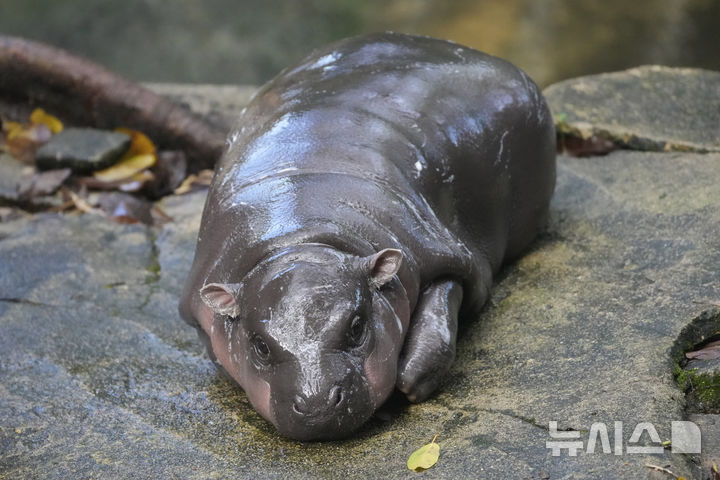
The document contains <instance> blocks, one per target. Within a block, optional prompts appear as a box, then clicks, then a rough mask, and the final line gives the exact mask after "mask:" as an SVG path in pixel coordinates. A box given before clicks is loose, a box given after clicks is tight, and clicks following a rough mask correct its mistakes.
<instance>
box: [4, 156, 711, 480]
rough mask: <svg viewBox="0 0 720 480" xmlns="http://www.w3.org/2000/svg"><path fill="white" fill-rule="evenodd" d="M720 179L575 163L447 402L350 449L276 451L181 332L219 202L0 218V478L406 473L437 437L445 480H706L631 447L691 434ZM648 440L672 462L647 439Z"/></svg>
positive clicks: (442, 397)
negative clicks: (155, 222)
mask: <svg viewBox="0 0 720 480" xmlns="http://www.w3.org/2000/svg"><path fill="white" fill-rule="evenodd" d="M718 165H720V154H705V155H701V154H689V153H642V152H632V151H618V152H615V153H612V154H610V155H608V156H606V157H603V158H602V159H598V158H585V159H576V158H568V157H561V158H560V159H559V177H558V186H557V191H556V195H555V198H554V200H553V203H552V208H551V221H550V226H549V230H548V233H547V234H546V235H544V236H543V237H542V238H540V240H539V241H538V242H537V244H536V245H535V247H534V248H533V249H532V251H530V252H529V253H528V254H527V255H526V256H524V257H523V258H522V259H520V260H519V261H518V262H516V263H514V264H512V265H510V266H508V267H506V268H505V269H504V270H503V272H502V274H501V276H500V278H499V281H498V283H497V285H496V286H495V287H494V289H493V293H492V298H491V300H490V302H489V304H488V307H487V308H486V309H485V310H484V312H483V313H482V314H481V315H480V317H479V318H475V319H465V321H464V323H463V327H462V329H461V338H460V341H459V347H458V356H457V360H456V363H455V365H454V366H453V368H452V370H451V373H450V375H449V376H448V379H447V381H446V383H445V385H444V387H443V389H442V391H441V392H440V393H439V394H438V395H436V396H435V397H433V398H432V399H431V400H429V401H427V402H425V403H422V404H418V405H410V404H408V403H407V402H405V401H403V400H402V398H400V397H396V398H394V399H392V400H391V402H390V403H389V404H388V405H387V406H386V407H384V408H383V409H382V410H381V411H380V412H379V413H378V415H376V416H375V417H374V418H373V419H371V421H370V422H369V424H368V425H367V426H365V427H364V428H363V429H362V430H361V431H360V432H358V433H357V435H355V436H354V437H353V438H350V439H348V440H346V441H342V442H326V443H307V444H302V443H298V442H295V441H291V440H287V439H284V438H281V437H279V436H278V435H277V434H276V432H275V431H274V429H273V427H272V426H270V425H269V424H268V423H266V422H265V421H264V420H263V419H262V418H261V417H260V416H259V415H258V414H256V413H255V412H254V411H253V410H252V408H251V407H250V406H249V404H248V402H247V399H246V397H245V395H244V394H243V393H242V392H241V391H239V390H238V389H237V388H235V387H234V386H233V385H232V384H231V383H230V382H229V381H228V380H226V379H225V378H224V377H223V376H221V375H220V374H218V372H217V371H216V370H215V369H214V367H213V365H212V363H211V362H210V360H209V359H208V358H207V356H206V354H205V353H204V351H203V349H202V347H201V345H200V341H199V340H198V338H197V337H196V334H195V332H194V330H193V329H192V328H190V327H188V326H186V325H185V324H184V323H183V322H182V321H181V320H180V319H179V317H178V315H177V313H176V308H177V307H176V305H177V299H178V296H179V293H180V289H181V286H182V282H183V280H184V277H185V275H186V273H187V270H188V269H189V267H190V260H191V258H192V254H193V248H194V242H195V237H196V235H197V229H198V225H199V218H200V213H201V210H202V204H203V200H204V194H203V193H195V194H190V195H187V196H180V197H170V198H168V199H166V200H165V201H164V202H163V204H162V208H163V209H164V211H165V212H167V213H168V214H169V215H171V216H172V217H173V219H174V220H173V221H172V222H170V223H168V224H167V225H166V226H165V227H164V228H163V229H162V230H153V229H150V228H149V227H145V226H142V225H137V224H136V225H121V224H115V223H111V222H109V221H107V220H104V219H102V218H100V217H95V216H91V215H83V216H77V217H64V216H55V215H38V216H36V217H35V218H33V219H22V220H17V221H13V222H9V223H0V471H2V472H3V474H4V475H6V476H7V478H18V479H22V478H51V479H55V478H57V479H60V478H63V479H64V478H89V477H93V478H168V477H169V478H173V477H178V478H191V479H192V478H236V477H238V476H242V477H251V478H383V479H395V478H409V477H410V476H413V475H416V474H415V473H412V472H409V471H408V470H407V467H406V466H405V462H406V460H407V458H408V456H409V455H410V453H412V451H413V450H415V449H416V448H418V447H420V446H422V445H423V444H425V443H428V442H429V441H430V440H431V439H432V438H433V436H434V435H435V434H438V435H439V437H438V440H437V441H438V443H439V444H440V447H441V453H440V459H439V461H438V463H437V465H436V466H434V467H433V468H432V469H431V470H429V471H428V472H426V473H425V474H424V475H430V476H431V478H447V479H455V478H489V479H504V480H505V479H508V478H513V479H515V478H518V479H525V478H527V479H540V478H553V479H555V478H573V479H583V478H596V479H605V478H648V477H647V475H648V472H649V470H648V469H647V468H646V467H645V466H644V465H645V464H646V463H649V464H654V465H659V466H667V468H669V469H670V470H671V471H673V472H674V473H675V474H676V475H682V476H685V477H686V478H698V477H699V476H700V472H699V467H698V466H697V464H695V463H694V462H693V461H692V460H691V459H690V458H689V457H688V456H686V455H681V454H677V453H672V451H671V450H670V449H660V452H659V453H634V454H633V453H628V450H627V448H628V447H629V446H638V444H635V443H630V442H629V440H630V437H631V435H632V433H633V431H634V430H635V428H636V426H637V425H638V424H639V423H640V422H650V423H652V425H653V426H654V428H655V429H656V431H657V433H658V435H659V438H660V439H661V440H662V441H665V440H668V439H670V437H671V422H672V421H676V420H684V419H685V416H684V401H685V400H684V395H683V393H682V392H681V391H679V390H678V388H677V386H676V384H675V381H674V378H673V365H674V364H673V360H672V358H671V352H672V349H673V347H674V345H675V342H676V339H677V338H678V335H679V334H680V332H681V331H682V330H683V328H684V327H686V326H687V325H688V324H689V323H691V322H692V321H693V319H695V318H697V317H698V316H699V315H701V314H702V313H703V312H706V315H707V314H708V313H707V312H710V314H712V315H718V318H720V311H718V309H717V308H716V307H713V305H712V301H716V300H717V299H719V298H720V282H718V272H719V271H720V248H718V246H719V245H720V237H718V231H717V226H718V225H720V168H718ZM718 328H720V325H718ZM701 419H702V420H704V421H705V420H707V421H705V422H704V423H703V427H702V428H706V429H715V428H716V427H715V426H716V425H717V422H716V421H715V420H714V418H711V417H702V418H701ZM551 422H558V423H557V426H558V433H565V434H570V435H577V436H578V438H577V439H573V441H578V442H580V448H579V450H578V451H577V456H574V457H573V456H569V455H568V450H567V449H564V450H560V451H559V452H558V453H560V455H558V456H553V455H552V448H548V446H547V444H546V442H551V441H558V440H559V439H554V438H553V437H552V436H551V430H552V429H551ZM615 422H622V429H621V430H622V435H621V438H622V442H621V445H620V447H616V445H615V436H614V434H615V428H616V424H615ZM699 422H700V421H699ZM593 424H603V425H606V426H607V430H608V435H609V441H610V449H611V451H612V452H614V451H615V448H621V449H622V455H615V454H613V453H611V452H606V453H603V448H602V444H601V443H600V441H599V440H598V442H597V443H596V445H595V452H594V453H588V451H587V450H588V447H589V444H588V440H589V431H590V430H591V428H593ZM712 433H714V434H715V435H714V436H713V435H712ZM707 435H708V438H710V437H712V438H716V437H717V432H715V431H714V430H713V431H712V432H709V433H707ZM560 440H562V439H560ZM640 445H644V446H651V447H652V446H655V447H658V446H659V444H657V443H654V442H652V441H651V438H650V437H649V436H648V434H647V433H645V434H644V436H643V437H641V442H640Z"/></svg>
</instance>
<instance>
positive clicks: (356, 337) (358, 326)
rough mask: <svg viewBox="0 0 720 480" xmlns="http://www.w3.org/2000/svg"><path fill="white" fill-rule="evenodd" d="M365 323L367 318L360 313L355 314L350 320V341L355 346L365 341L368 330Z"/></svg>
mask: <svg viewBox="0 0 720 480" xmlns="http://www.w3.org/2000/svg"><path fill="white" fill-rule="evenodd" d="M365 323H366V322H365V320H364V319H363V318H362V317H360V316H359V315H355V317H353V319H352V322H350V332H349V333H350V342H351V343H352V344H353V345H354V346H359V345H362V343H363V341H365V332H366V331H367V329H366V328H365Z"/></svg>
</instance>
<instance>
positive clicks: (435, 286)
mask: <svg viewBox="0 0 720 480" xmlns="http://www.w3.org/2000/svg"><path fill="white" fill-rule="evenodd" d="M462 297H463V291H462V286H461V285H460V283H458V282H457V281H455V280H440V281H436V282H434V283H432V284H431V285H430V286H429V287H428V288H426V289H425V291H424V292H423V293H422V295H421V297H420V299H419V301H418V304H417V307H416V308H415V312H414V313H413V316H412V319H411V321H410V330H409V331H408V334H407V337H406V340H405V345H404V347H403V352H402V354H401V356H400V364H399V365H398V378H397V388H398V389H399V390H400V391H401V392H403V393H404V394H405V395H406V396H407V398H408V400H410V401H411V402H422V401H423V400H425V399H426V398H428V397H429V396H430V394H431V393H433V391H435V389H436V388H437V387H438V385H439V384H440V382H441V381H442V379H443V377H444V375H445V373H447V371H448V370H449V369H450V365H452V362H453V360H454V359H455V341H456V339H457V327H458V311H459V310H460V304H461V302H462Z"/></svg>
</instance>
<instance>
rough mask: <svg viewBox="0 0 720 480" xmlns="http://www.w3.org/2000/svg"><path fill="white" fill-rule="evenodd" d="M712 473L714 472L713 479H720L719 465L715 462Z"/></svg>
mask: <svg viewBox="0 0 720 480" xmlns="http://www.w3.org/2000/svg"><path fill="white" fill-rule="evenodd" d="M710 473H711V474H712V480H720V470H718V466H717V465H715V462H713V464H712V469H711V470H710Z"/></svg>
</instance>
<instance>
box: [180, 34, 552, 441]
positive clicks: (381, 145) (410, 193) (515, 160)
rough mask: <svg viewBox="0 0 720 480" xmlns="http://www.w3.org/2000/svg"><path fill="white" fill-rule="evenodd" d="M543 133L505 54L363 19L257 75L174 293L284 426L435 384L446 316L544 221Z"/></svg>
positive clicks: (315, 423)
mask: <svg viewBox="0 0 720 480" xmlns="http://www.w3.org/2000/svg"><path fill="white" fill-rule="evenodd" d="M554 183H555V132H554V127H553V123H552V120H551V117H550V114H549V111H548V108H547V106H546V104H545V101H544V100H543V98H542V96H541V94H540V93H539V90H538V88H537V86H536V85H535V84H534V83H533V82H532V81H531V80H530V79H529V78H528V77H527V76H526V75H525V74H524V73H523V72H521V71H520V70H519V69H517V68H516V67H514V66H513V65H511V64H509V63H508V62H506V61H503V60H501V59H498V58H495V57H492V56H489V55H486V54H483V53H480V52H477V51H475V50H472V49H469V48H466V47H462V46H460V45H457V44H454V43H450V42H445V41H441V40H435V39H431V38H426V37H414V36H408V35H400V34H392V33H385V34H376V35H369V36H363V37H356V38H351V39H347V40H344V41H341V42H339V43H336V44H334V45H331V46H329V47H327V48H325V49H322V50H319V51H316V52H314V53H313V54H311V55H310V56H309V57H307V58H306V59H305V60H303V61H302V62H301V63H300V64H299V65H297V66H294V67H291V68H288V69H286V70H284V71H283V72H281V73H280V75H279V76H278V77H276V78H275V79H274V80H272V81H271V82H270V83H268V84H267V85H265V86H264V87H263V89H262V90H261V91H260V92H259V93H258V94H257V96H256V97H255V98H254V99H253V101H252V102H251V103H250V105H249V106H248V107H247V109H246V110H245V111H244V113H243V115H242V116H241V118H240V122H239V124H238V127H237V130H236V131H234V132H233V133H232V134H231V136H230V140H229V147H228V150H227V152H226V153H225V155H224V157H223V158H222V160H221V161H220V163H219V164H218V166H217V169H216V175H215V178H214V180H213V184H212V186H211V187H210V192H209V194H208V197H207V202H206V204H205V210H204V213H203V218H202V224H201V227H200V233H199V237H198V243H197V249H196V252H195V260H194V263H193V266H192V270H191V273H190V276H189V278H188V280H187V283H186V285H185V290H184V292H183V294H182V298H181V303H180V312H181V314H182V316H183V318H184V319H185V320H186V321H188V322H189V323H190V324H192V325H194V326H196V327H197V328H198V332H199V333H200V336H201V338H203V340H204V341H205V343H206V345H207V347H208V352H209V353H210V356H211V357H212V358H213V360H214V361H215V362H216V363H217V364H218V366H219V367H220V368H222V369H223V370H225V371H226V372H227V373H228V374H229V375H230V377H231V378H233V379H234V380H235V381H236V382H237V383H238V384H239V385H240V386H241V387H242V388H243V389H244V390H245V392H246V393H247V395H248V398H249V400H250V402H251V403H252V405H253V406H254V408H255V409H256V410H257V411H258V412H259V413H260V414H261V415H262V416H263V417H265V418H266V419H267V420H268V421H270V422H272V423H273V424H274V425H275V426H276V427H277V429H278V431H279V432H280V433H281V434H283V435H286V436H289V437H292V438H295V439H299V440H320V439H336V438H341V437H344V436H347V435H348V434H350V433H351V432H352V431H354V430H355V429H357V428H358V427H359V426H360V425H362V424H363V423H364V422H365V421H366V420H367V419H368V418H369V417H370V416H371V415H372V413H373V412H374V411H375V409H377V408H378V407H379V406H380V405H381V404H382V403H383V402H384V401H385V400H386V399H387V397H388V396H389V395H390V394H391V393H392V391H393V389H394V388H396V387H397V388H398V389H400V390H401V391H402V392H404V393H405V394H406V395H407V397H408V398H409V399H410V400H411V401H413V402H420V401H423V400H424V399H426V398H427V397H428V396H429V395H430V394H432V392H433V391H434V390H435V389H436V388H437V386H438V384H439V383H440V381H441V379H442V377H443V375H444V374H445V373H446V372H447V370H448V368H449V367H450V364H451V363H452V361H453V359H454V355H455V340H456V335H457V323H458V317H461V318H462V317H463V316H464V315H468V314H473V313H476V312H477V311H478V310H479V308H480V307H481V306H482V305H483V303H484V302H485V300H486V298H487V295H488V290H489V288H490V286H491V284H492V276H493V274H494V273H496V272H497V271H498V269H499V268H500V266H501V264H502V262H503V261H506V260H508V259H511V258H513V257H515V256H517V255H518V254H519V253H521V252H522V251H523V250H524V249H525V248H526V247H527V246H528V245H529V244H530V242H531V241H532V240H533V238H534V237H535V236H536V234H537V232H538V230H539V229H540V228H542V226H543V224H544V221H545V218H546V215H547V209H548V203H549V200H550V197H551V195H552V191H553V187H554Z"/></svg>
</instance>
